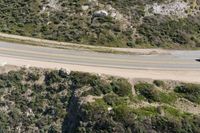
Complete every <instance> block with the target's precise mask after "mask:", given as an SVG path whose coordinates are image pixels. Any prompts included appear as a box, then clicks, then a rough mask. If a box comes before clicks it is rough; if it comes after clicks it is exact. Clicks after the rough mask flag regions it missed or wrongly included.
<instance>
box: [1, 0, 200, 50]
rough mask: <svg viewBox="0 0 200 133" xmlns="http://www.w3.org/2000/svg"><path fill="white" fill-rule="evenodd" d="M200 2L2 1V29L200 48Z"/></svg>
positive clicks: (72, 38) (45, 35) (118, 42)
mask: <svg viewBox="0 0 200 133" xmlns="http://www.w3.org/2000/svg"><path fill="white" fill-rule="evenodd" d="M199 6H200V1H199V0H113V1H110V0H17V1H13V0H1V1H0V31H1V32H5V33H12V34H19V35H24V36H33V37H37V38H45V39H50V40H58V41H65V42H75V43H81V44H90V45H102V46H114V47H164V48H196V47H200V8H199Z"/></svg>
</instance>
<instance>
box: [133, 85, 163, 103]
mask: <svg viewBox="0 0 200 133" xmlns="http://www.w3.org/2000/svg"><path fill="white" fill-rule="evenodd" d="M135 90H136V92H137V93H139V94H140V95H142V96H144V97H145V98H146V99H148V100H149V101H150V102H152V101H157V102H158V101H160V97H159V92H158V91H157V90H156V89H155V87H154V86H153V85H152V84H149V83H139V84H136V85H135Z"/></svg>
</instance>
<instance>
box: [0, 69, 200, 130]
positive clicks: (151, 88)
mask: <svg viewBox="0 0 200 133" xmlns="http://www.w3.org/2000/svg"><path fill="white" fill-rule="evenodd" d="M173 86H174V85H170V83H168V82H163V81H158V80H156V81H154V82H153V83H147V82H137V83H135V84H134V87H133V86H132V85H131V84H130V83H129V82H128V81H127V80H126V79H121V78H114V77H107V76H97V75H91V74H88V73H78V72H68V71H66V70H63V69H61V70H46V69H44V70H43V69H36V68H30V69H25V68H21V69H20V70H17V71H9V72H8V73H4V74H0V132H2V133H6V132H36V133H37V132H49V133H57V132H58V133H59V132H63V133H64V132H66V133H74V132H80V133H100V132H102V133H112V132H115V133H131V132H133V133H141V132H143V133H160V132H163V133H178V132H181V133H186V132H187V133H199V131H200V116H199V113H200V112H199V110H200V105H199V103H200V102H199V97H200V93H199V92H200V85H197V84H177V85H175V86H176V87H173ZM181 101H184V102H183V103H184V105H183V106H186V105H185V103H189V104H187V106H191V107H190V109H193V110H185V109H184V108H181V107H180V106H179V105H181V103H180V102H181ZM177 102H179V103H177ZM195 109H197V112H194V110H195Z"/></svg>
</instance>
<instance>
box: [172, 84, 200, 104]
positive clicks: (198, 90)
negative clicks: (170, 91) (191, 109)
mask: <svg viewBox="0 0 200 133" xmlns="http://www.w3.org/2000/svg"><path fill="white" fill-rule="evenodd" d="M174 91H175V92H176V93H179V94H181V95H182V96H183V97H184V98H186V99H188V100H190V101H192V102H196V103H200V85H199V84H183V85H180V86H177V87H176V88H175V89H174Z"/></svg>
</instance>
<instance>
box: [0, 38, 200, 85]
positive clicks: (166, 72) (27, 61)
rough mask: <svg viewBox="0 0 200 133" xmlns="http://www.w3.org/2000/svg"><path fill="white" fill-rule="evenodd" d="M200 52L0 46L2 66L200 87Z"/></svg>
mask: <svg viewBox="0 0 200 133" xmlns="http://www.w3.org/2000/svg"><path fill="white" fill-rule="evenodd" d="M198 59H200V51H168V54H154V55H128V54H106V53H96V52H86V51H73V50H64V49H55V48H47V47H39V46H30V45H23V44H15V43H7V42H0V63H1V62H2V63H1V64H4V62H7V63H8V64H11V65H18V66H24V65H27V66H35V67H43V68H67V69H69V70H73V71H83V72H92V73H99V74H108V75H113V76H121V77H125V78H142V79H144V78H148V79H149V78H152V79H162V80H164V79H166V80H179V81H184V82H198V83H200V62H198V61H197V60H198Z"/></svg>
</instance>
